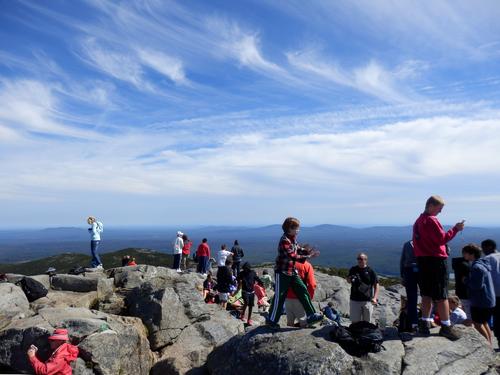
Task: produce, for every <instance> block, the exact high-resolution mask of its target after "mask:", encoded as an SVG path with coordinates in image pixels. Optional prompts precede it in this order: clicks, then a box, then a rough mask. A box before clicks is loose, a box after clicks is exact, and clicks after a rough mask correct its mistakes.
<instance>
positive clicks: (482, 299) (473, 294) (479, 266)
mask: <svg viewBox="0 0 500 375" xmlns="http://www.w3.org/2000/svg"><path fill="white" fill-rule="evenodd" d="M463 254H464V258H465V260H467V261H469V262H473V263H472V265H471V267H470V274H469V277H467V278H465V284H466V285H467V290H468V295H469V301H470V313H471V316H472V322H473V323H474V327H475V328H476V329H477V330H478V331H479V333H480V334H481V335H483V336H484V337H485V338H486V340H488V342H489V343H490V346H493V342H492V340H493V335H492V333H491V330H490V326H489V325H488V322H489V320H490V319H491V316H492V315H493V308H494V307H495V289H494V286H493V280H492V279H491V274H490V265H489V263H488V262H487V261H485V260H484V259H480V257H481V248H480V247H479V246H477V245H474V244H469V245H467V246H465V247H464V248H463Z"/></svg>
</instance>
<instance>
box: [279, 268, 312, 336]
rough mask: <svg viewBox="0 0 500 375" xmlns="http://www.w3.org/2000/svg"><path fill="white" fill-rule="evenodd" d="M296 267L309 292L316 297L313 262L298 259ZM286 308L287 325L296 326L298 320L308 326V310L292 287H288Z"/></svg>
mask: <svg viewBox="0 0 500 375" xmlns="http://www.w3.org/2000/svg"><path fill="white" fill-rule="evenodd" d="M295 269H296V270H297V274H298V275H299V277H300V278H301V279H302V281H303V282H304V284H306V287H307V292H308V293H309V296H310V297H311V300H312V299H313V298H314V291H315V290H316V285H317V284H316V279H315V278H314V268H313V267H312V265H311V263H309V262H308V261H307V260H305V261H297V262H296V263H295ZM285 310H286V321H287V325H288V326H290V327H295V324H296V321H298V323H299V324H300V326H301V327H305V326H307V322H306V310H304V307H303V306H302V304H301V303H300V301H299V300H298V298H297V295H296V294H295V292H294V291H293V289H292V288H290V289H288V292H287V295H286V300H285Z"/></svg>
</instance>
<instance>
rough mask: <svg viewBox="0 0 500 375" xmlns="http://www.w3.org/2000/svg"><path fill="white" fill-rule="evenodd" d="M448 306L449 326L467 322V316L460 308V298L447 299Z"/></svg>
mask: <svg viewBox="0 0 500 375" xmlns="http://www.w3.org/2000/svg"><path fill="white" fill-rule="evenodd" d="M448 304H449V305H450V321H451V324H452V325H455V324H465V322H466V321H467V314H466V313H465V311H464V310H462V309H461V308H460V298H458V297H457V296H451V297H448Z"/></svg>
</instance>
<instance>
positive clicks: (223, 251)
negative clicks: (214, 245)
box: [217, 245, 233, 267]
mask: <svg viewBox="0 0 500 375" xmlns="http://www.w3.org/2000/svg"><path fill="white" fill-rule="evenodd" d="M232 255H233V253H232V252H230V251H228V250H227V247H226V245H222V246H221V247H220V250H219V253H218V254H217V266H218V267H224V266H225V265H226V259H227V257H228V256H232Z"/></svg>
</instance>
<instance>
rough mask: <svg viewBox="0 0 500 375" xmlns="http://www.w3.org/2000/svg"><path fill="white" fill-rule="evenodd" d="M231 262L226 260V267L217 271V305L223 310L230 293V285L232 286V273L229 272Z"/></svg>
mask: <svg viewBox="0 0 500 375" xmlns="http://www.w3.org/2000/svg"><path fill="white" fill-rule="evenodd" d="M231 264H232V262H231V260H230V259H226V265H225V266H224V267H219V269H218V270H217V290H218V291H219V303H220V305H221V307H222V308H223V309H224V310H225V309H226V308H227V300H228V298H229V294H230V293H231V285H232V284H233V272H232V271H231Z"/></svg>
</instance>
